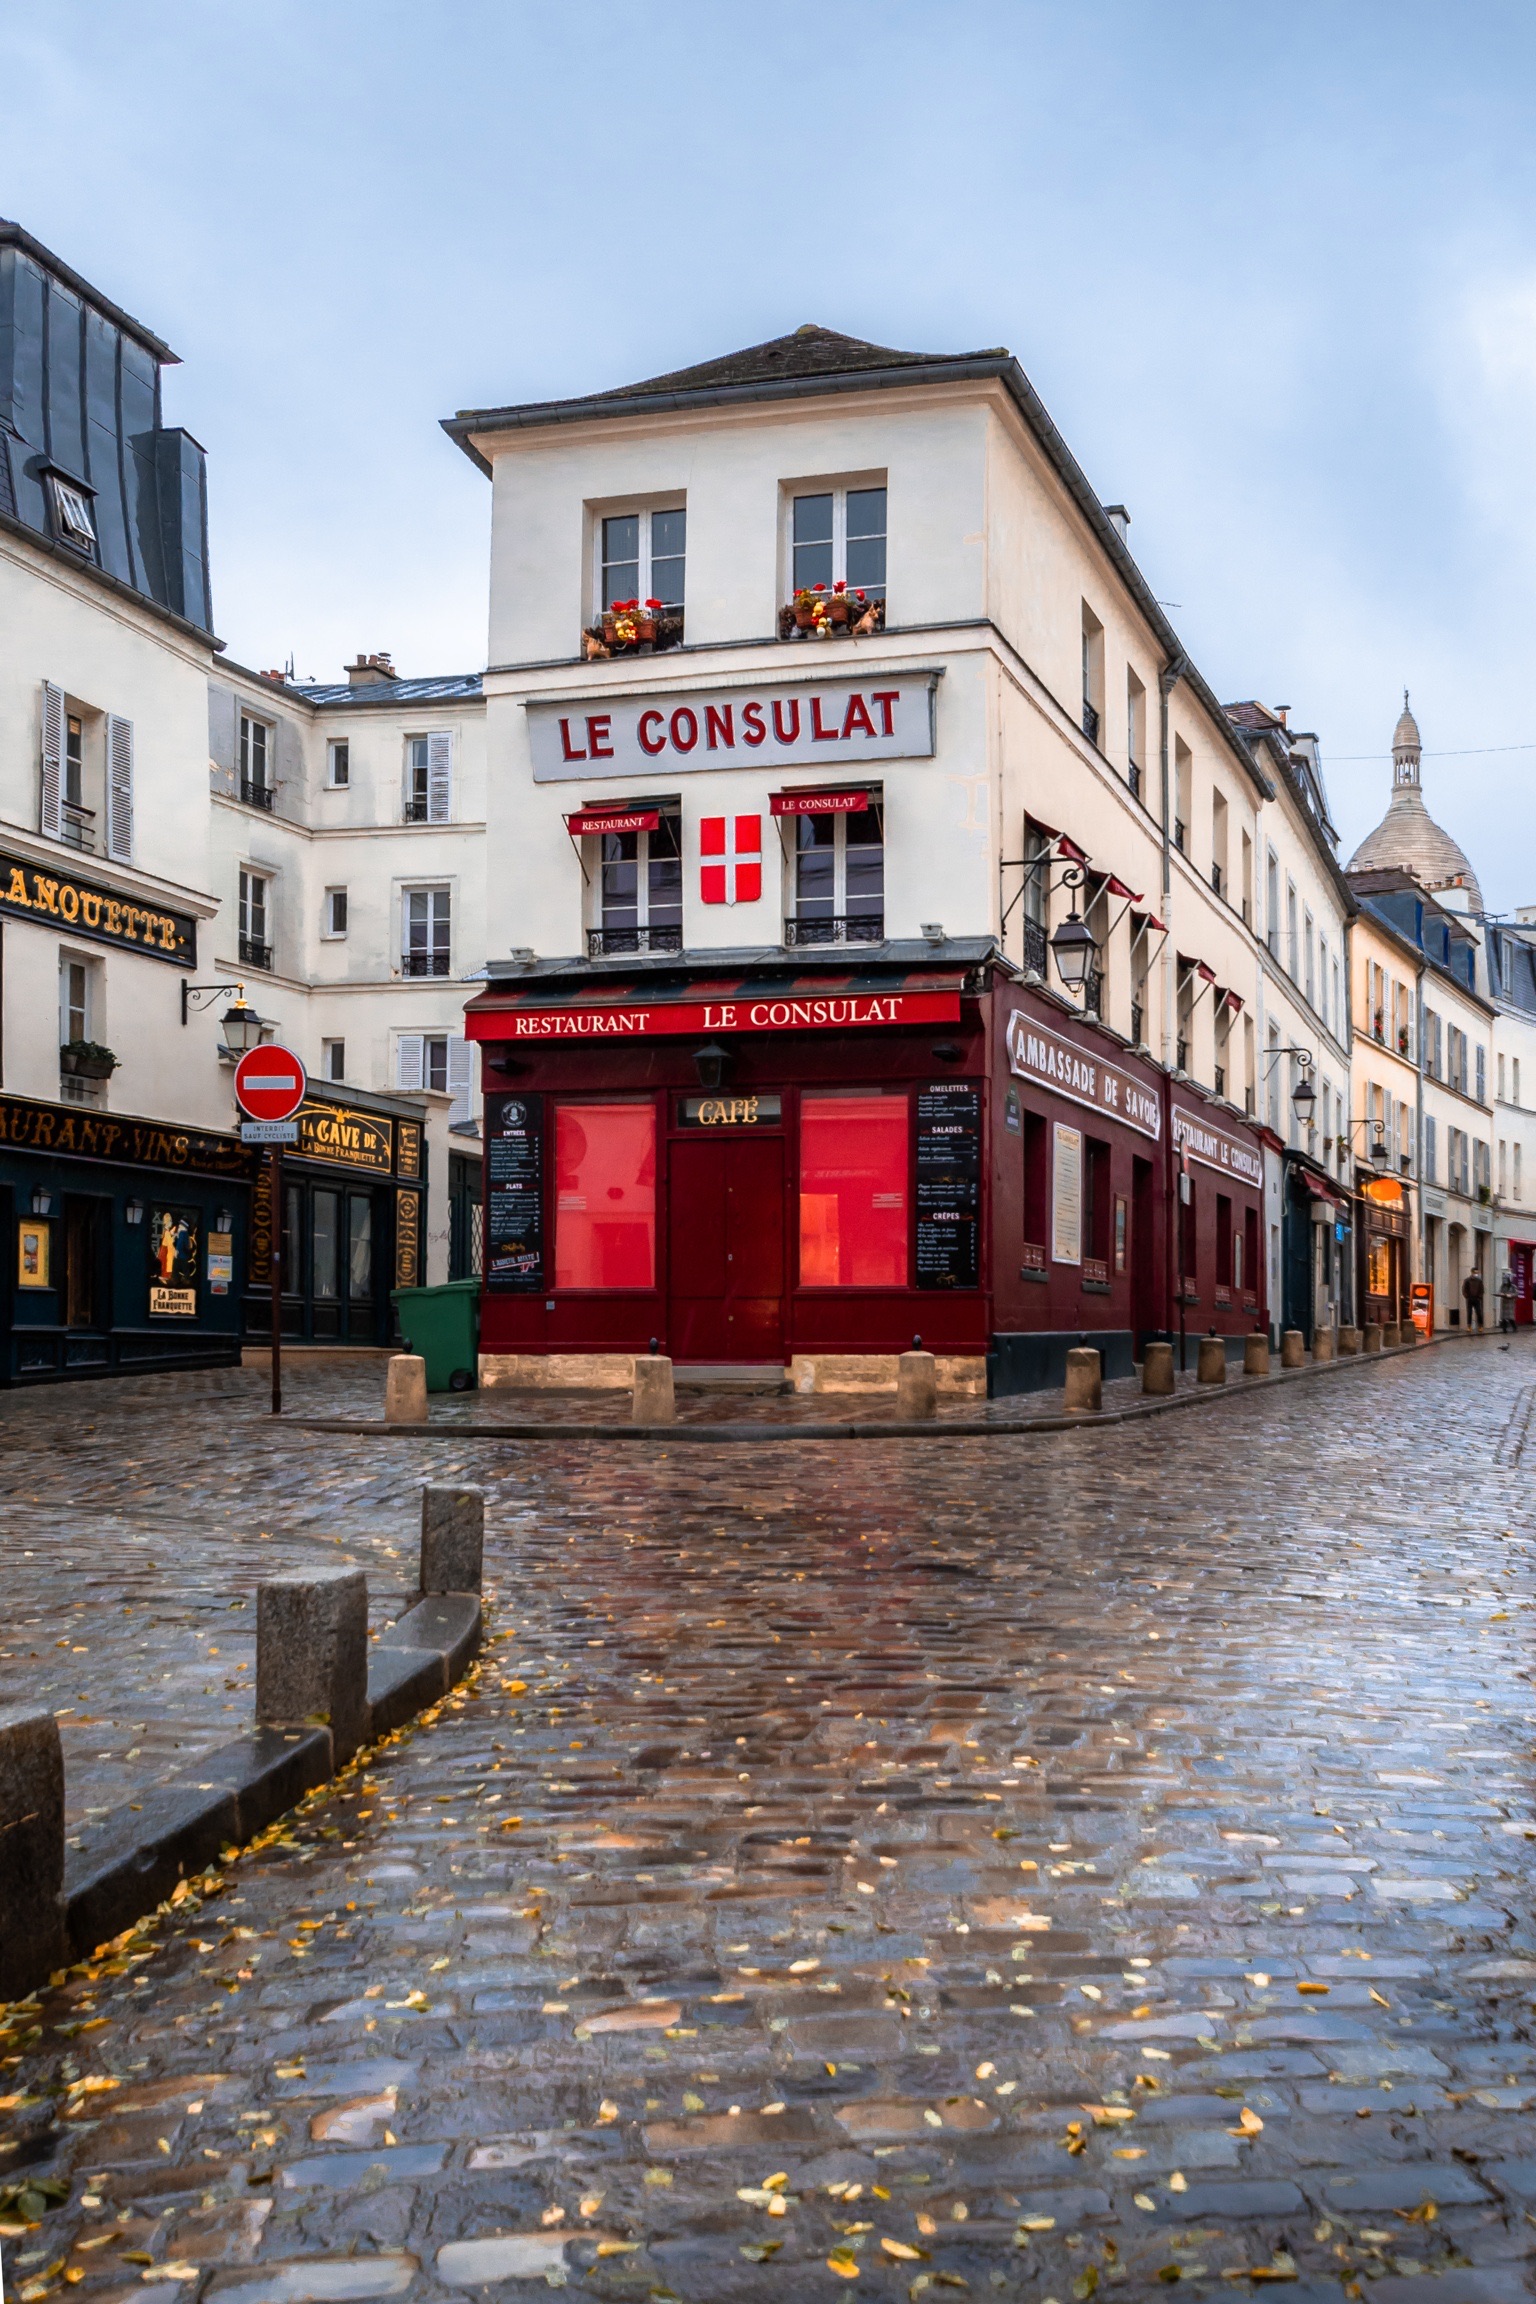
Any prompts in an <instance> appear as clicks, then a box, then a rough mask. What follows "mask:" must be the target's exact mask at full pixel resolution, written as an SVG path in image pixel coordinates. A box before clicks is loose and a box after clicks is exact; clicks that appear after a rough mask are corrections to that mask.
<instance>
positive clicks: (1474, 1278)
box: [1461, 1272, 1483, 1328]
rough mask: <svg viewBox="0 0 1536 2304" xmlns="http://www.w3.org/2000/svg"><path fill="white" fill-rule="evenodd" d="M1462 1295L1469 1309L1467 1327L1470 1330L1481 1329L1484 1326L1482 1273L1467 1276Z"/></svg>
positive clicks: (1470, 1273) (1463, 1283) (1462, 1285)
mask: <svg viewBox="0 0 1536 2304" xmlns="http://www.w3.org/2000/svg"><path fill="white" fill-rule="evenodd" d="M1461 1293H1462V1296H1463V1298H1464V1300H1465V1302H1466V1307H1467V1326H1468V1327H1469V1328H1481V1326H1482V1325H1483V1276H1482V1274H1481V1272H1469V1273H1468V1274H1467V1276H1466V1278H1465V1280H1463V1282H1462V1284H1461Z"/></svg>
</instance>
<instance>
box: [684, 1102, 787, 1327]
mask: <svg viewBox="0 0 1536 2304" xmlns="http://www.w3.org/2000/svg"><path fill="white" fill-rule="evenodd" d="M667 1211H668V1216H667V1241H668V1258H667V1261H668V1289H669V1294H670V1298H671V1304H670V1312H669V1319H668V1339H669V1342H670V1344H671V1347H672V1357H673V1359H674V1360H693V1361H701V1360H702V1361H725V1360H745V1361H754V1360H756V1361H775V1362H778V1363H782V1360H783V1355H784V1145H783V1141H782V1139H781V1138H779V1137H777V1136H738V1137H707V1136H698V1137H692V1136H688V1137H681V1138H674V1140H673V1144H672V1157H671V1165H670V1176H669V1183H668V1195H667Z"/></svg>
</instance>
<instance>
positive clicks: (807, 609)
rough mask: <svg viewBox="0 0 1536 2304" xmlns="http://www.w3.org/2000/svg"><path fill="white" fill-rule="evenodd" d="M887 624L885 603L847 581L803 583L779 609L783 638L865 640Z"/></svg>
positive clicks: (780, 633)
mask: <svg viewBox="0 0 1536 2304" xmlns="http://www.w3.org/2000/svg"><path fill="white" fill-rule="evenodd" d="M884 623H885V602H884V601H883V600H871V599H870V597H869V595H868V593H867V592H861V591H859V590H858V589H857V588H855V589H854V590H852V591H850V590H849V588H848V586H847V585H846V584H843V583H837V584H808V585H802V587H801V589H800V590H799V591H798V592H797V593H796V594H795V596H794V598H793V599H792V600H790V601H788V602H786V604H785V606H784V607H782V608H781V609H780V610H779V638H780V639H781V640H791V639H794V638H795V637H796V636H797V635H806V636H809V637H810V638H811V639H814V640H830V639H832V638H834V637H835V636H838V635H842V636H843V637H845V638H846V637H850V636H851V637H854V638H859V639H862V638H864V637H865V636H866V635H867V634H869V633H871V632H878V631H880V630H881V629H882V627H883V626H884Z"/></svg>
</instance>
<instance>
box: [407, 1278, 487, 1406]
mask: <svg viewBox="0 0 1536 2304" xmlns="http://www.w3.org/2000/svg"><path fill="white" fill-rule="evenodd" d="M390 1294H391V1296H392V1297H393V1300H394V1302H395V1304H396V1305H397V1306H398V1307H399V1317H400V1333H401V1335H402V1336H403V1337H404V1339H405V1347H404V1348H405V1350H406V1351H407V1352H419V1353H420V1355H421V1357H422V1359H423V1360H425V1362H426V1364H427V1390H428V1391H429V1392H473V1390H474V1389H475V1384H476V1381H477V1374H476V1372H477V1370H478V1367H479V1351H480V1283H479V1281H478V1280H445V1281H444V1282H443V1284H442V1286H441V1287H440V1288H394V1289H391V1291H390Z"/></svg>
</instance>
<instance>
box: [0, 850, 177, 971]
mask: <svg viewBox="0 0 1536 2304" xmlns="http://www.w3.org/2000/svg"><path fill="white" fill-rule="evenodd" d="M0 912H8V913H10V914H11V915H12V916H13V917H15V918H19V919H23V920H37V921H40V922H42V923H43V924H45V925H46V926H48V927H55V926H57V927H62V928H67V929H68V930H69V932H70V934H71V935H72V936H89V937H91V938H92V939H93V940H94V941H95V942H96V943H98V944H116V945H121V946H123V947H125V948H126V949H127V950H129V951H132V952H143V953H146V954H147V955H148V956H149V957H150V958H151V959H154V960H168V961H169V962H170V963H171V965H172V967H173V968H195V967H196V966H197V922H196V921H195V920H194V919H193V918H192V916H191V914H190V913H187V912H168V911H164V910H162V909H161V908H160V907H159V906H157V905H148V904H135V903H131V902H130V901H129V899H128V898H127V897H126V896H118V895H114V894H113V892H112V891H111V889H109V888H97V887H95V886H93V884H92V883H91V882H90V881H88V880H77V879H76V878H75V877H74V875H73V874H72V873H64V872H57V871H52V870H49V869H45V868H44V867H43V866H40V865H37V864H29V863H24V862H23V861H22V859H21V858H20V857H18V856H8V855H5V854H3V853H0Z"/></svg>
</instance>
